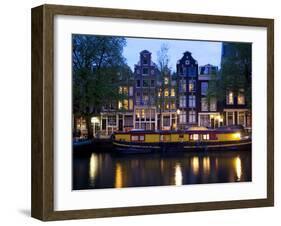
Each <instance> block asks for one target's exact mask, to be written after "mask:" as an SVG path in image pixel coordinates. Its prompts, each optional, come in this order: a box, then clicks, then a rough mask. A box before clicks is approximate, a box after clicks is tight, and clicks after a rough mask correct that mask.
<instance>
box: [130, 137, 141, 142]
mask: <svg viewBox="0 0 281 226" xmlns="http://www.w3.org/2000/svg"><path fill="white" fill-rule="evenodd" d="M131 140H132V141H138V140H139V136H131Z"/></svg>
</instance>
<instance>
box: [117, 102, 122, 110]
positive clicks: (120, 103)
mask: <svg viewBox="0 0 281 226" xmlns="http://www.w3.org/2000/svg"><path fill="white" fill-rule="evenodd" d="M122 107H123V104H122V101H120V100H119V101H118V109H119V110H120V109H122Z"/></svg>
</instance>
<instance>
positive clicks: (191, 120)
mask: <svg viewBox="0 0 281 226" xmlns="http://www.w3.org/2000/svg"><path fill="white" fill-rule="evenodd" d="M188 121H189V123H195V122H196V113H195V111H189V120H188Z"/></svg>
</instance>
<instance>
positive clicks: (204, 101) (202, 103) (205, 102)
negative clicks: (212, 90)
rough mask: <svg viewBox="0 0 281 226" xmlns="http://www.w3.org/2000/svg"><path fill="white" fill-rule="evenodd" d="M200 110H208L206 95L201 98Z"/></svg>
mask: <svg viewBox="0 0 281 226" xmlns="http://www.w3.org/2000/svg"><path fill="white" fill-rule="evenodd" d="M201 111H208V100H207V98H206V97H203V98H201Z"/></svg>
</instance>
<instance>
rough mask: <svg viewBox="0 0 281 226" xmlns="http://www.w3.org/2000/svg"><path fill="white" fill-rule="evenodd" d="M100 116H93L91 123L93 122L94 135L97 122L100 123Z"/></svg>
mask: <svg viewBox="0 0 281 226" xmlns="http://www.w3.org/2000/svg"><path fill="white" fill-rule="evenodd" d="M99 122H100V121H99V118H98V117H92V118H91V123H93V136H94V137H95V136H96V123H99Z"/></svg>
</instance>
